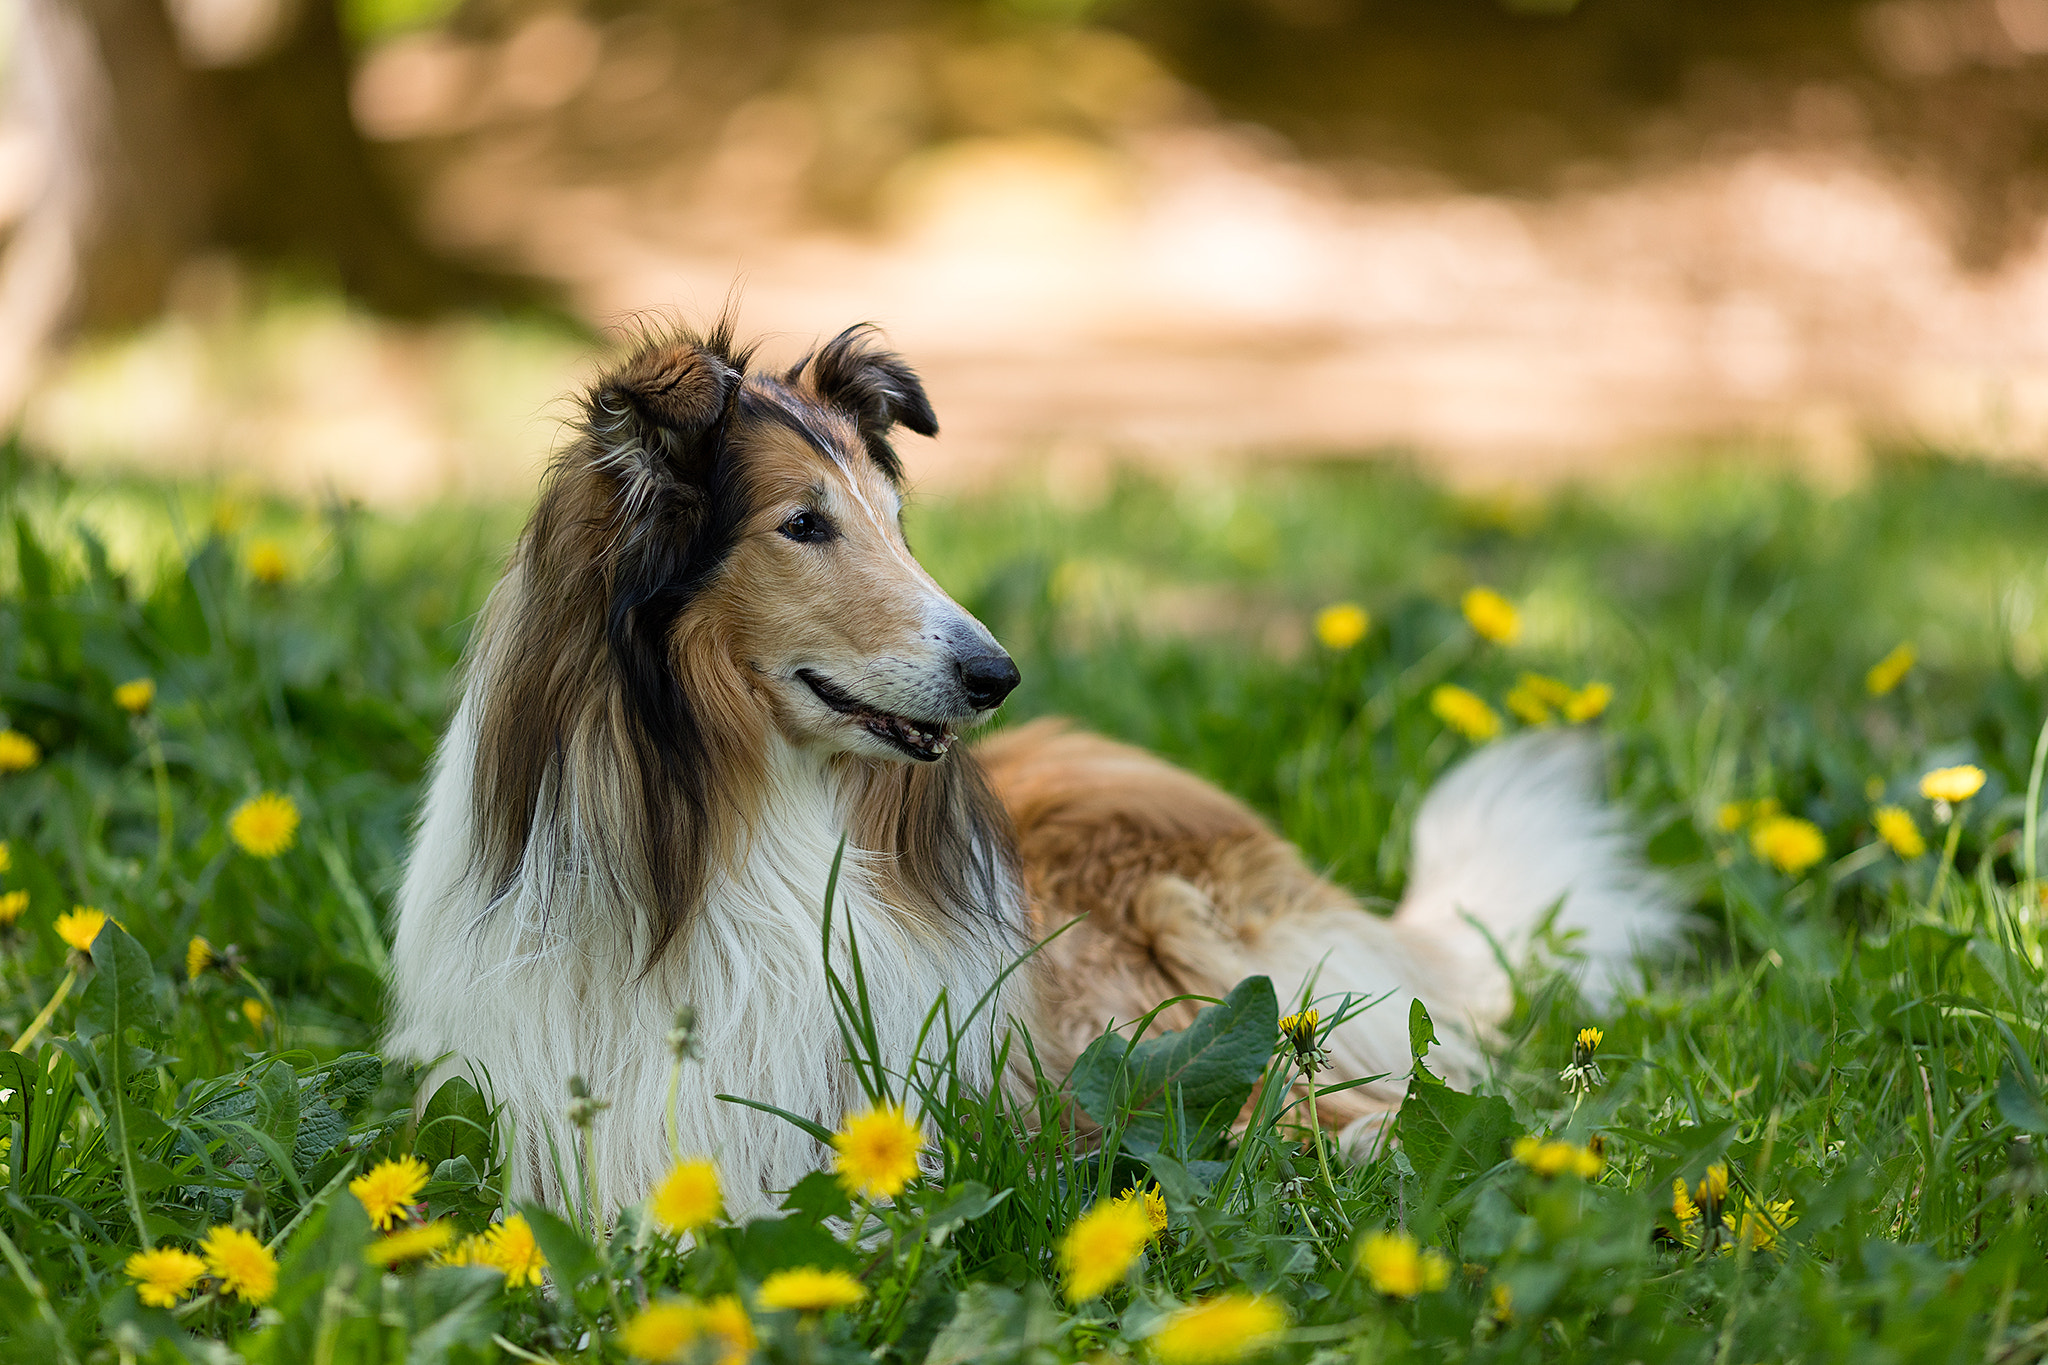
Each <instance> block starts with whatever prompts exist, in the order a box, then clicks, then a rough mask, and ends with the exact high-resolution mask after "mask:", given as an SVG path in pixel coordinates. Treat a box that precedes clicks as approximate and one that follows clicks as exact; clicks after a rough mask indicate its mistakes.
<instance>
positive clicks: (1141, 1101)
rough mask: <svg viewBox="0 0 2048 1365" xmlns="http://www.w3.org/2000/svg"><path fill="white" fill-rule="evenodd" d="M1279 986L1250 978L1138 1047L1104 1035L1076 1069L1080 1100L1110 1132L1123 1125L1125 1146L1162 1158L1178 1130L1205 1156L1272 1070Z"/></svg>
mask: <svg viewBox="0 0 2048 1365" xmlns="http://www.w3.org/2000/svg"><path fill="white" fill-rule="evenodd" d="M1279 1027H1280V1010H1279V1003H1278V1001H1277V1000H1276V998H1275V997H1274V994H1273V983H1272V981H1270V980H1269V979H1267V978H1266V977H1263V976H1251V977H1246V978H1245V979H1244V980H1243V981H1240V982H1239V983H1238V984H1237V986H1236V988H1235V989H1234V990H1232V991H1231V992H1230V994H1229V995H1228V996H1226V997H1225V998H1224V999H1223V1000H1222V1001H1221V1002H1219V1003H1217V1004H1214V1005H1210V1006H1209V1007H1208V1008H1206V1009H1204V1010H1203V1011H1202V1012H1201V1013H1200V1014H1197V1015H1196V1016H1195V1018H1194V1022H1193V1023H1191V1024H1189V1025H1188V1026H1187V1027H1186V1028H1185V1029H1182V1030H1180V1031H1179V1032H1177V1033H1167V1034H1162V1035H1161V1036H1159V1037H1156V1038H1148V1039H1145V1040H1144V1041H1143V1042H1140V1043H1139V1044H1138V1045H1137V1046H1136V1047H1132V1046H1131V1045H1130V1043H1129V1041H1128V1040H1127V1039H1125V1038H1124V1037H1123V1036H1122V1035H1121V1034H1115V1033H1110V1034H1104V1035H1103V1036H1102V1037H1100V1038H1098V1039H1096V1040H1095V1042H1094V1043H1092V1044H1090V1045H1089V1048H1088V1050H1087V1051H1086V1052H1084V1053H1082V1054H1081V1059H1080V1060H1079V1061H1078V1062H1076V1063H1075V1064H1074V1070H1073V1075H1072V1078H1071V1084H1072V1086H1073V1091H1074V1098H1075V1100H1076V1101H1078V1102H1079V1103H1080V1105H1081V1107H1082V1108H1083V1109H1084V1110H1086V1111H1087V1113H1088V1116H1089V1117H1090V1118H1092V1119H1094V1120H1095V1121H1096V1122H1097V1123H1099V1124H1101V1125H1102V1126H1103V1127H1104V1128H1109V1127H1112V1126H1115V1125H1117V1124H1118V1123H1121V1125H1122V1127H1123V1145H1124V1147H1125V1148H1126V1149H1127V1150H1129V1151H1130V1152H1132V1153H1133V1154H1135V1155H1138V1156H1144V1155H1148V1154H1150V1153H1153V1152H1157V1151H1159V1150H1160V1148H1161V1147H1162V1146H1164V1145H1166V1140H1167V1136H1168V1134H1169V1133H1170V1132H1178V1134H1179V1137H1180V1140H1181V1142H1182V1143H1183V1144H1184V1150H1186V1151H1188V1152H1191V1153H1192V1152H1199V1151H1201V1150H1202V1149H1203V1148H1204V1147H1205V1146H1207V1145H1209V1144H1210V1143H1211V1142H1213V1141H1214V1139H1216V1138H1217V1137H1219V1136H1220V1135H1221V1134H1223V1133H1224V1132H1226V1131H1228V1129H1229V1127H1230V1124H1231V1122H1232V1121H1233V1120H1234V1119H1235V1118H1236V1117H1237V1115H1238V1111H1239V1110H1241V1109H1243V1107H1244V1102H1245V1100H1247V1099H1248V1098H1250V1096H1251V1093H1252V1087H1253V1086H1254V1085H1256V1084H1257V1083H1258V1079H1259V1077H1260V1075H1261V1074H1263V1073H1264V1071H1265V1069H1266V1063H1267V1061H1268V1060H1270V1059H1271V1057H1272V1055H1273V1047H1274V1043H1275V1040H1276V1039H1277V1037H1278V1035H1279Z"/></svg>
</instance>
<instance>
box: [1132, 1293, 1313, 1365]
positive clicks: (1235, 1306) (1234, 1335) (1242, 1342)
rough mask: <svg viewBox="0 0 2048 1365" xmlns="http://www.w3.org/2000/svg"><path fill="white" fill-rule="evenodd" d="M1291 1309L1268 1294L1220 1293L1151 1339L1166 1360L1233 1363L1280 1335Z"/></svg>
mask: <svg viewBox="0 0 2048 1365" xmlns="http://www.w3.org/2000/svg"><path fill="white" fill-rule="evenodd" d="M1286 1326H1287V1313H1286V1310H1284V1309H1283V1308H1281V1307H1280V1305H1279V1304H1278V1303H1277V1302H1275V1301H1274V1300H1272V1299H1270V1298H1268V1297H1266V1296H1265V1295H1264V1294H1218V1295H1217V1296H1216V1297H1215V1298H1213V1299H1205V1300H1203V1301H1202V1302H1201V1303H1197V1304H1192V1305H1190V1306H1188V1307H1186V1308H1183V1309H1181V1310H1180V1311H1179V1312H1177V1313H1175V1314H1174V1315H1173V1316H1172V1317H1170V1318H1168V1319H1167V1320H1166V1325H1165V1326H1164V1327H1161V1328H1160V1329H1159V1330H1158V1331H1157V1332H1156V1333H1154V1334H1153V1336H1152V1339H1151V1341H1150V1342H1149V1343H1148V1344H1149V1345H1150V1346H1151V1348H1152V1355H1153V1358H1154V1359H1156V1360H1158V1361H1160V1362H1161V1365H1228V1363H1229V1362H1230V1361H1234V1360H1242V1359H1244V1358H1245V1357H1246V1356H1248V1355H1251V1354H1253V1353H1255V1352H1257V1351H1259V1350H1261V1349H1263V1348H1264V1347H1266V1346H1268V1345H1270V1344H1271V1343H1272V1341H1273V1339H1274V1338H1275V1337H1277V1336H1279V1335H1280V1333H1281V1332H1282V1331H1283V1330H1285V1328H1286Z"/></svg>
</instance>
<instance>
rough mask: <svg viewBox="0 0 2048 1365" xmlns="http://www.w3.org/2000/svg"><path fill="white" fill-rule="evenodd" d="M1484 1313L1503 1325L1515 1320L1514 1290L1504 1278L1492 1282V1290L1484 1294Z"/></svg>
mask: <svg viewBox="0 0 2048 1365" xmlns="http://www.w3.org/2000/svg"><path fill="white" fill-rule="evenodd" d="M1486 1315H1487V1316H1488V1317H1490V1318H1492V1319H1493V1320H1494V1321H1495V1322H1498V1323H1501V1324H1503V1325H1505V1324H1507V1323H1510V1322H1513V1321H1514V1320H1515V1291H1514V1290H1513V1289H1511V1288H1509V1287H1508V1283H1507V1281H1506V1280H1495V1281H1494V1282H1493V1291H1492V1292H1491V1293H1489V1294H1488V1295H1487V1296H1486Z"/></svg>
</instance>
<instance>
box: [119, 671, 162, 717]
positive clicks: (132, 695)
mask: <svg viewBox="0 0 2048 1365" xmlns="http://www.w3.org/2000/svg"><path fill="white" fill-rule="evenodd" d="M155 700H156V679H154V678H135V679H132V680H131V681H129V682H124V683H122V684H121V685H120V686H119V687H117V688H115V689H114V705H116V706H118V707H120V708H121V709H122V710H123V711H126V712H128V713H129V714H130V715H136V716H139V715H141V714H142V713H143V712H144V711H147V710H148V709H149V704H150V703H151V702H153V701H155Z"/></svg>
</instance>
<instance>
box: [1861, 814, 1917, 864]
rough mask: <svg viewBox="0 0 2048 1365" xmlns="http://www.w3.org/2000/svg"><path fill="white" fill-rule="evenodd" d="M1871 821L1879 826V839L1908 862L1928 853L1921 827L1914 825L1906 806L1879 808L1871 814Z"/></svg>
mask: <svg viewBox="0 0 2048 1365" xmlns="http://www.w3.org/2000/svg"><path fill="white" fill-rule="evenodd" d="M1870 819H1871V823H1873V824H1875V825H1876V826H1877V837H1878V838H1880V839H1882V840H1884V841H1885V842H1886V843H1887V844H1889V845H1891V850H1892V852H1894V853H1896V854H1898V855H1899V856H1900V857H1901V858H1904V859H1905V860H1906V861H1907V862H1909V863H1910V862H1912V861H1913V859H1915V858H1917V857H1919V856H1920V855H1921V854H1923V853H1925V852H1926V851H1927V840H1926V839H1925V838H1924V837H1922V836H1921V833H1920V826H1919V825H1918V824H1916V823H1914V820H1913V816H1912V814H1911V813H1910V812H1909V811H1907V809H1906V808H1905V807H1904V806H1879V807H1878V808H1877V809H1876V810H1875V811H1873V812H1871V816H1870Z"/></svg>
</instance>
